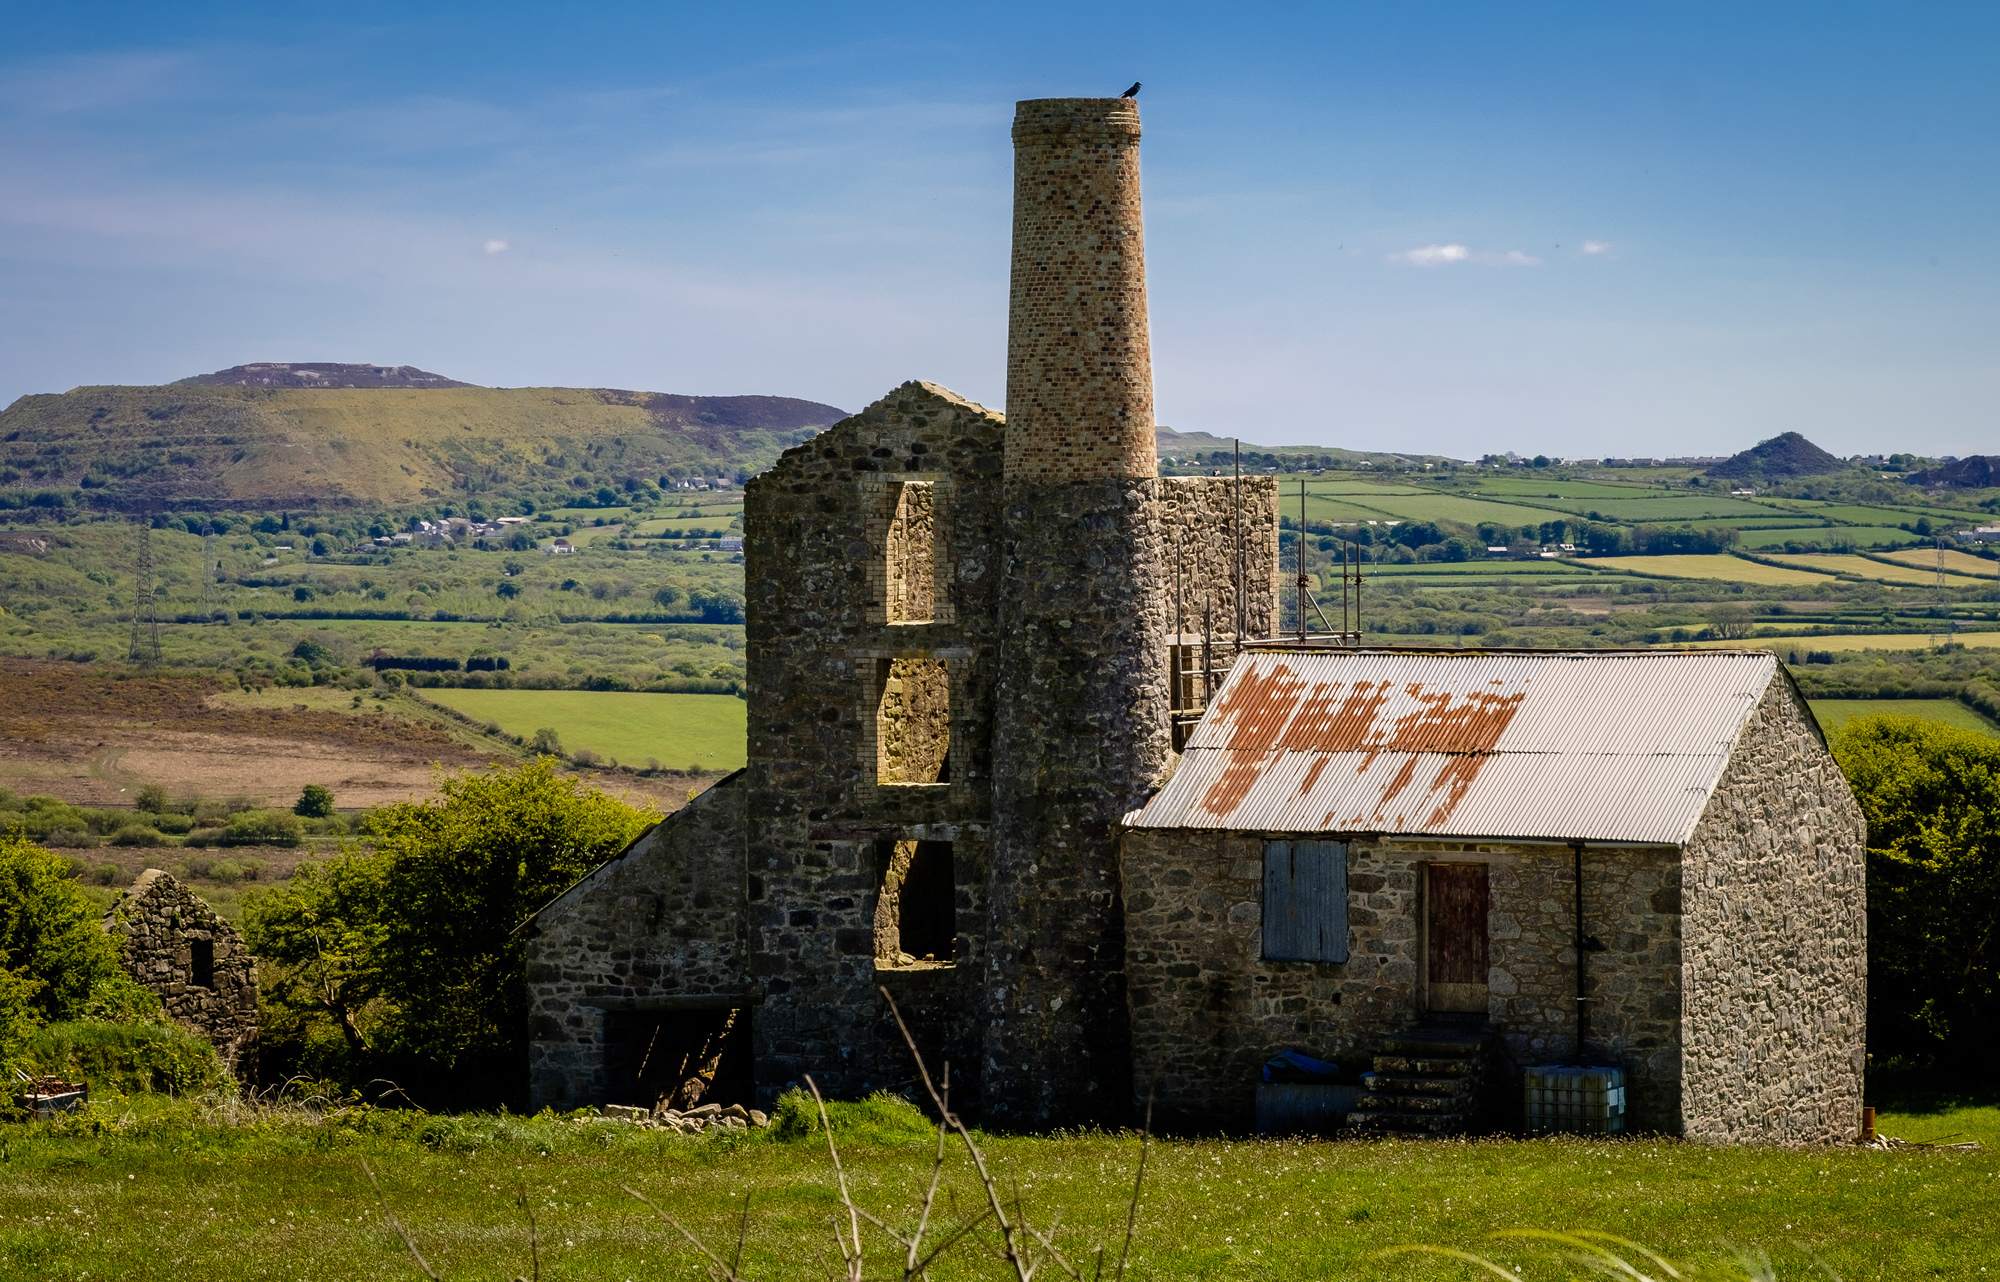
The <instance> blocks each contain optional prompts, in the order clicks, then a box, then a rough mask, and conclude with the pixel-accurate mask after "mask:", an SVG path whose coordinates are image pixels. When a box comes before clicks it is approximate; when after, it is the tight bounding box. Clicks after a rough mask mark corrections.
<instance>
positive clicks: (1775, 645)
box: [1675, 632, 2000, 658]
mask: <svg viewBox="0 0 2000 1282" xmlns="http://www.w3.org/2000/svg"><path fill="white" fill-rule="evenodd" d="M1939 635H1940V636H1942V635H1944V634H1943V633H1940V634H1939ZM1953 640H1954V644H1957V645H1962V646H1964V647H1966V648H1967V649H1969V650H1991V649H1995V648H2000V632H1961V633H1959V634H1958V636H1957V637H1955V638H1954V639H1953ZM1675 644H1676V645H1680V646H1689V645H1693V646H1700V647H1703V648H1709V647H1716V646H1720V647H1725V648H1735V649H1738V650H1741V649H1752V650H1772V651H1775V652H1777V653H1778V654H1780V655H1785V654H1789V653H1790V652H1792V651H1794V650H1796V651H1797V652H1798V653H1799V656H1800V657H1801V658H1803V657H1804V656H1805V654H1806V652H1807V651H1809V650H1830V651H1834V652H1836V653H1841V654H1848V653H1852V652H1854V651H1857V650H1886V651H1892V652H1901V653H1908V652H1910V651H1913V650H1927V649H1929V648H1930V644H1931V638H1930V634H1929V633H1927V632H1908V633H1878V634H1875V635H1872V636H1832V637H1815V636H1803V635H1801V636H1789V637H1747V638H1745V639H1744V640H1741V641H1681V642H1676V643H1675Z"/></svg>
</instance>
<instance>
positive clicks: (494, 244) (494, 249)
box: [486, 240, 507, 254]
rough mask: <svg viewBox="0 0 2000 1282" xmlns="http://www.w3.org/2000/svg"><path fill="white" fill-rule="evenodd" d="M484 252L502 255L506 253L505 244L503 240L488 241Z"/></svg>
mask: <svg viewBox="0 0 2000 1282" xmlns="http://www.w3.org/2000/svg"><path fill="white" fill-rule="evenodd" d="M486 252H487V253H489V254H504V253H506V252H507V242H506V241H504V240H489V241H487V242H486Z"/></svg>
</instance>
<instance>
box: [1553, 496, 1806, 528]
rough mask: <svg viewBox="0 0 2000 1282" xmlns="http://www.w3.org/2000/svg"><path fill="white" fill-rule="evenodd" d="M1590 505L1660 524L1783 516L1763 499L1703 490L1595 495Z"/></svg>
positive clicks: (1618, 518)
mask: <svg viewBox="0 0 2000 1282" xmlns="http://www.w3.org/2000/svg"><path fill="white" fill-rule="evenodd" d="M1587 506H1588V507H1590V508H1591V509H1593V510H1595V511H1598V512H1601V513H1603V514H1604V515H1605V516H1608V517H1610V518H1611V519H1612V520H1614V521H1630V522H1634V523H1639V522H1643V523H1645V524H1648V525H1659V524H1663V523H1666V522H1680V521H1690V520H1694V519H1696V518H1699V517H1708V516H1749V517H1768V516H1782V515H1784V514H1783V513H1781V512H1774V511H1773V510H1772V509H1770V508H1768V507H1765V506H1764V505H1763V504H1761V503H1752V502H1748V501H1746V500H1744V499H1732V498H1730V497H1728V496H1727V495H1722V496H1718V497H1710V496H1707V495H1701V494H1685V493H1683V494H1675V495H1672V496H1663V497H1659V498H1646V497H1643V496H1634V497H1632V498H1620V499H1592V500H1588V502H1587Z"/></svg>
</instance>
